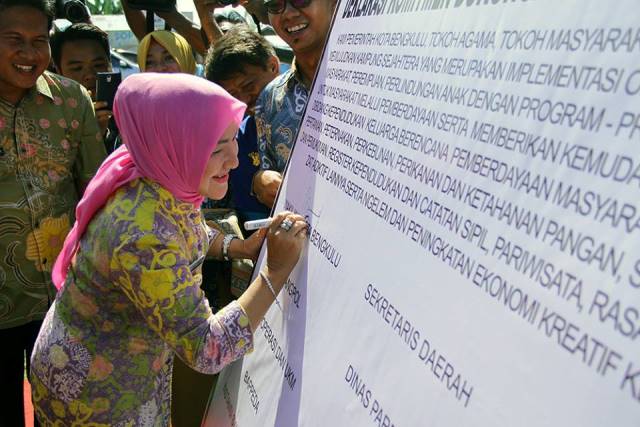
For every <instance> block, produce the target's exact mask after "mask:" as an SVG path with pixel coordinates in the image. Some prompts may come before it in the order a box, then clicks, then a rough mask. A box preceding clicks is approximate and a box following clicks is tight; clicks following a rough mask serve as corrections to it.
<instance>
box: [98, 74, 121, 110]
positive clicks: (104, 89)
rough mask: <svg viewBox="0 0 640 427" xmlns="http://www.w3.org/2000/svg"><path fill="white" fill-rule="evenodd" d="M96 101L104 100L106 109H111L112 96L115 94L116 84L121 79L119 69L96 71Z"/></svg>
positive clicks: (118, 83)
mask: <svg viewBox="0 0 640 427" xmlns="http://www.w3.org/2000/svg"><path fill="white" fill-rule="evenodd" d="M96 79H97V81H96V101H106V103H107V106H106V108H107V109H108V110H112V109H113V98H114V97H115V96H116V91H117V90H118V85H120V82H121V81H122V75H121V74H120V71H109V72H105V73H96Z"/></svg>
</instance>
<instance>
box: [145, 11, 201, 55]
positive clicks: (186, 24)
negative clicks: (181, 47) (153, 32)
mask: <svg viewBox="0 0 640 427" xmlns="http://www.w3.org/2000/svg"><path fill="white" fill-rule="evenodd" d="M157 15H158V16H159V17H160V18H162V19H164V20H165V22H166V23H167V24H168V25H169V26H170V27H171V28H173V29H174V30H176V32H177V33H178V34H180V35H181V36H182V37H184V38H185V39H186V40H187V42H189V44H190V45H191V47H192V48H193V50H195V51H196V52H198V53H199V54H201V55H206V53H207V48H208V47H209V46H207V44H206V43H205V41H204V40H203V38H202V32H201V31H200V27H198V26H197V25H196V24H194V23H193V22H191V21H189V20H188V19H187V18H186V17H185V16H184V15H183V14H181V13H180V12H178V11H177V10H176V9H173V10H172V11H171V12H158V13H157Z"/></svg>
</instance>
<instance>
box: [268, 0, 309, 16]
mask: <svg viewBox="0 0 640 427" xmlns="http://www.w3.org/2000/svg"><path fill="white" fill-rule="evenodd" d="M287 2H289V4H290V5H291V6H293V7H295V8H296V9H302V8H304V7H307V6H309V4H310V3H311V0H269V1H266V2H264V6H265V7H266V8H267V12H269V13H270V14H272V15H278V14H280V13H282V12H284V10H285V8H286V7H287Z"/></svg>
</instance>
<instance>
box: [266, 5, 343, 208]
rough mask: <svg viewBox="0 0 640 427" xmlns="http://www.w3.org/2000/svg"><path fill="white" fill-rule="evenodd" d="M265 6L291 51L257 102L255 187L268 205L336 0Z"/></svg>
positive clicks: (279, 179) (319, 54)
mask: <svg viewBox="0 0 640 427" xmlns="http://www.w3.org/2000/svg"><path fill="white" fill-rule="evenodd" d="M265 6H266V8H267V11H268V12H269V20H270V22H271V25H273V28H274V29H275V31H276V33H277V34H278V35H279V36H280V38H282V39H283V40H284V41H285V42H286V43H287V44H288V45H289V46H291V49H293V53H294V55H295V58H294V61H293V64H292V66H291V69H289V71H287V72H286V73H284V74H282V75H281V76H279V77H278V78H276V79H275V80H273V81H272V82H271V83H270V84H269V85H268V86H267V87H266V88H265V89H264V90H263V91H262V94H261V95H260V97H259V99H258V101H257V103H256V114H255V116H256V124H257V128H258V152H259V155H260V171H258V172H256V174H255V175H254V178H253V191H254V193H255V194H256V197H257V198H258V200H260V201H261V202H262V203H264V204H265V205H266V206H269V207H271V206H273V203H274V201H275V197H276V194H277V191H278V187H279V186H280V183H281V182H282V171H283V170H284V167H285V165H286V163H287V160H288V159H289V153H290V152H291V148H292V146H293V143H294V138H295V136H296V132H297V131H298V127H299V126H300V119H301V118H302V112H303V111H304V107H305V105H306V104H307V98H308V92H309V89H310V88H311V83H312V81H313V76H314V74H315V72H316V68H317V67H318V64H319V62H320V57H321V56H322V49H323V47H324V43H325V40H326V38H327V35H328V33H329V26H330V25H331V17H332V16H333V11H334V10H335V6H336V0H267V1H266V2H265Z"/></svg>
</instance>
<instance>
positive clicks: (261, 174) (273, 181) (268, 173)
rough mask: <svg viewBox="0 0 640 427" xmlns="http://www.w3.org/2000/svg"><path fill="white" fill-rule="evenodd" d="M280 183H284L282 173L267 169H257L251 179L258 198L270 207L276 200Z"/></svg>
mask: <svg viewBox="0 0 640 427" xmlns="http://www.w3.org/2000/svg"><path fill="white" fill-rule="evenodd" d="M280 184H282V174H281V173H280V172H276V171H272V170H266V169H262V170H259V171H257V172H256V173H255V174H254V175H253V180H252V181H251V185H252V187H253V193H254V194H255V195H256V199H258V201H259V202H260V203H262V204H263V205H265V206H267V207H269V208H271V207H273V205H274V203H275V201H276V196H277V195H278V189H279V188H280Z"/></svg>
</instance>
